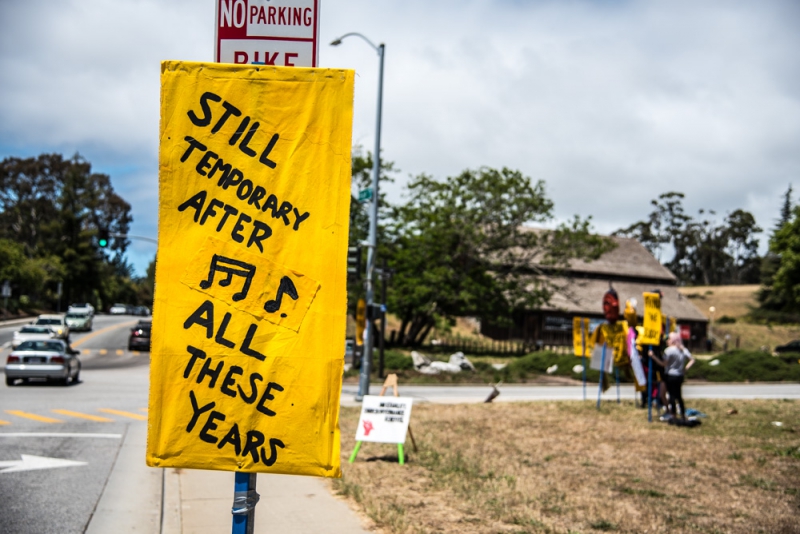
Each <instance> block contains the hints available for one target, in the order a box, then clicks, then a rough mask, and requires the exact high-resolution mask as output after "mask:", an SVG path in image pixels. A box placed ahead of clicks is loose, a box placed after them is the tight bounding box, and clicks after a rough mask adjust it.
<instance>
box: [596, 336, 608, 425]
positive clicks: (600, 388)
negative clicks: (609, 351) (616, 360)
mask: <svg viewBox="0 0 800 534" xmlns="http://www.w3.org/2000/svg"><path fill="white" fill-rule="evenodd" d="M605 369H606V344H605V343H603V354H602V355H601V356H600V382H599V383H598V384H597V409H598V410H599V409H600V396H601V395H602V394H603V373H604V371H605Z"/></svg>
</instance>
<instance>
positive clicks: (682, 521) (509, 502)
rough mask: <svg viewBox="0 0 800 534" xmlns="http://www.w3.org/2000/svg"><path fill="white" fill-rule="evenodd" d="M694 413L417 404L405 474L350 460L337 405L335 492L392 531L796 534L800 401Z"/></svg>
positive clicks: (367, 459) (373, 461) (628, 407)
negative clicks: (657, 418)
mask: <svg viewBox="0 0 800 534" xmlns="http://www.w3.org/2000/svg"><path fill="white" fill-rule="evenodd" d="M734 406H735V408H736V409H737V412H738V413H737V414H736V415H727V414H726V412H727V411H728V410H729V409H731V408H732V407H734ZM690 407H693V408H696V409H699V410H701V411H703V412H705V413H707V414H708V416H709V417H708V418H706V419H704V420H703V421H704V424H703V425H702V426H700V427H697V428H693V429H689V428H678V427H673V426H669V425H666V424H663V423H652V424H648V423H647V419H646V415H645V412H644V411H643V410H638V409H635V408H634V407H633V405H632V403H630V402H629V403H627V404H626V403H623V404H621V405H617V404H614V403H608V404H604V405H603V407H602V410H601V411H600V412H598V411H596V410H595V408H594V404H593V403H588V402H587V403H582V402H542V403H500V404H478V405H430V404H427V405H417V406H415V407H414V410H413V417H412V428H413V430H414V435H415V437H416V439H417V444H418V445H419V452H418V453H414V452H412V451H411V445H410V442H408V443H407V444H406V449H407V451H409V452H408V454H409V456H408V460H407V464H406V465H405V466H400V465H398V464H397V462H396V457H397V452H396V448H395V447H394V446H392V445H384V444H373V443H365V444H364V445H363V446H362V448H361V452H360V453H359V457H358V459H357V461H356V463H354V464H348V463H347V457H348V456H349V454H350V452H351V451H352V449H353V447H354V445H355V443H354V440H353V436H354V434H355V427H356V424H357V421H358V413H359V412H358V409H355V408H342V417H341V426H342V462H343V464H344V466H343V470H344V477H343V479H341V480H337V481H334V488H335V490H336V491H337V492H338V493H339V494H341V495H343V496H344V497H346V498H347V499H348V500H349V501H350V502H351V504H352V505H353V506H354V507H356V508H357V509H359V510H361V511H362V513H364V514H366V515H367V516H369V517H370V518H371V519H372V521H374V523H375V525H376V526H377V527H379V528H382V529H383V530H384V531H385V532H391V533H423V532H441V533H456V532H458V533H462V532H474V533H497V532H509V533H512V532H513V533H522V532H564V533H567V532H576V531H579V532H596V531H613V532H645V531H647V532H742V533H744V532H748V533H749V532H759V531H760V532H778V533H780V532H786V533H789V532H800V403H798V402H794V401H737V402H735V403H731V402H729V401H700V400H697V401H691V403H690ZM773 421H776V422H778V421H779V422H781V423H782V424H781V426H776V425H773V424H772V422H773Z"/></svg>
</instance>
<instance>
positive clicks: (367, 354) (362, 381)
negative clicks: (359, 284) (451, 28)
mask: <svg viewBox="0 0 800 534" xmlns="http://www.w3.org/2000/svg"><path fill="white" fill-rule="evenodd" d="M351 35H354V36H356V37H361V38H362V39H363V40H364V41H366V42H367V44H369V45H370V46H371V47H372V48H373V49H374V50H375V51H376V52H377V53H378V58H379V60H380V67H379V71H378V111H377V117H376V120H375V152H374V153H373V154H372V205H371V206H370V208H371V209H370V214H369V238H368V242H367V276H366V290H367V324H366V329H365V330H364V337H365V338H366V339H365V340H364V352H363V354H362V355H361V374H360V375H359V379H358V394H356V400H357V401H361V400H362V399H363V398H364V395H369V373H370V364H371V362H372V349H373V343H372V338H373V337H374V323H373V319H374V311H375V287H374V286H375V285H374V283H373V274H374V271H375V260H376V256H377V253H378V250H377V247H378V197H379V195H378V181H379V180H378V179H379V175H380V169H381V112H382V108H383V59H384V56H385V53H386V47H385V45H384V44H383V43H381V44H380V45H378V46H375V45H374V44H373V43H372V41H370V40H369V39H367V38H366V37H364V36H363V35H361V34H360V33H355V32H351V33H346V34H344V35H342V36H341V37H339V38H338V39H334V40H333V41H332V42H331V45H333V46H337V45H339V44H341V42H342V39H344V38H346V37H349V36H351Z"/></svg>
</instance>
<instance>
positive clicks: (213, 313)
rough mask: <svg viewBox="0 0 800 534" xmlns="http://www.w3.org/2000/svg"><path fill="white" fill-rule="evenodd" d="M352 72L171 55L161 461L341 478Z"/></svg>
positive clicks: (155, 394)
mask: <svg viewBox="0 0 800 534" xmlns="http://www.w3.org/2000/svg"><path fill="white" fill-rule="evenodd" d="M352 104H353V71H349V70H335V69H305V68H281V67H272V66H267V67H265V66H245V65H223V64H216V63H189V62H177V61H167V62H164V63H162V66H161V132H160V133H161V145H160V153H159V194H160V197H159V232H158V243H159V246H158V261H157V263H156V294H155V305H154V309H153V334H152V335H153V344H152V352H151V365H150V405H149V422H148V440H147V464H148V465H150V466H154V467H184V468H195V469H219V470H227V471H243V472H270V473H289V474H302V475H316V476H328V477H338V476H340V474H341V471H340V462H339V419H338V414H339V394H340V391H341V380H342V368H343V365H344V357H343V356H344V350H343V347H344V337H345V324H346V323H345V321H346V311H347V305H346V299H347V295H346V270H347V237H348V224H349V203H350V147H351V145H350V142H351V139H350V138H351V130H352Z"/></svg>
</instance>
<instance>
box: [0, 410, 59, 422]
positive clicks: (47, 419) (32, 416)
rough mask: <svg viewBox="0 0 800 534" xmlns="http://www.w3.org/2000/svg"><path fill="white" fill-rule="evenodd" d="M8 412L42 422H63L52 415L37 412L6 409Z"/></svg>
mask: <svg viewBox="0 0 800 534" xmlns="http://www.w3.org/2000/svg"><path fill="white" fill-rule="evenodd" d="M6 413H7V414H11V415H16V416H17V417H24V418H26V419H33V420H34V421H39V422H42V423H63V421H62V420H60V419H53V418H52V417H45V416H44V415H36V414H35V413H28V412H23V411H20V410H6Z"/></svg>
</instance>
